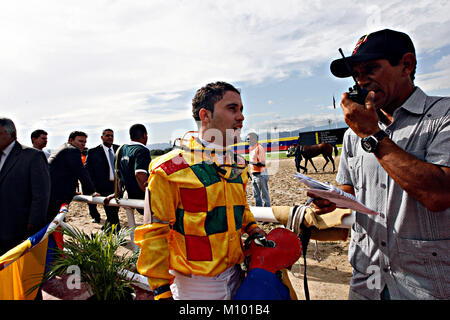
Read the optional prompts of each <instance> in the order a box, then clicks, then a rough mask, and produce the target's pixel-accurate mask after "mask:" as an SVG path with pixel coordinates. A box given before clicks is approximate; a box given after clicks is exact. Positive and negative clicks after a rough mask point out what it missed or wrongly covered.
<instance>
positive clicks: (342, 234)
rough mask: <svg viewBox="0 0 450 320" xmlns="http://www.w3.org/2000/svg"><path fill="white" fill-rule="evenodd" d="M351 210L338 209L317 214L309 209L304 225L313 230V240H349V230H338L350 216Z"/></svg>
mask: <svg viewBox="0 0 450 320" xmlns="http://www.w3.org/2000/svg"><path fill="white" fill-rule="evenodd" d="M351 213H352V211H351V210H350V209H339V208H338V209H336V210H334V211H332V212H329V213H325V214H321V215H318V214H315V213H314V210H313V209H310V208H307V209H306V213H305V217H304V220H303V224H304V225H305V226H306V227H308V228H311V239H312V240H318V241H338V240H342V241H345V240H347V237H348V229H345V228H336V226H339V225H341V224H342V219H343V218H344V217H345V216H347V215H350V214H351Z"/></svg>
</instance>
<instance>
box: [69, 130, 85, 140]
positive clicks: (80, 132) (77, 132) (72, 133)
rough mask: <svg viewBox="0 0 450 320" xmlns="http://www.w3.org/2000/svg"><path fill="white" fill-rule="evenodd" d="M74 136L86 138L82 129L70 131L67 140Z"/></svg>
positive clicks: (73, 138)
mask: <svg viewBox="0 0 450 320" xmlns="http://www.w3.org/2000/svg"><path fill="white" fill-rule="evenodd" d="M76 137H86V138H87V134H86V133H84V132H83V131H72V132H71V133H70V134H69V140H71V139H72V140H75V138H76Z"/></svg>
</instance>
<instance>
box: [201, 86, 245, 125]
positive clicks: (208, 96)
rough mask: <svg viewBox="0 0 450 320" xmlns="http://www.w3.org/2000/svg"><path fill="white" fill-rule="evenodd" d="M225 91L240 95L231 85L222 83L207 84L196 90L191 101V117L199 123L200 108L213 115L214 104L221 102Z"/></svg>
mask: <svg viewBox="0 0 450 320" xmlns="http://www.w3.org/2000/svg"><path fill="white" fill-rule="evenodd" d="M226 91H234V92H236V93H238V94H241V93H240V92H239V90H238V89H236V88H235V87H234V86H233V85H231V84H229V83H226V82H223V81H217V82H214V83H208V84H207V85H206V86H204V87H202V88H200V89H198V90H197V92H196V93H195V96H194V98H193V99H192V116H193V117H194V119H195V120H196V121H200V116H199V112H200V110H201V109H202V108H205V109H206V110H209V111H211V113H214V104H215V103H216V102H217V101H220V100H222V98H223V95H224V94H225V92H226Z"/></svg>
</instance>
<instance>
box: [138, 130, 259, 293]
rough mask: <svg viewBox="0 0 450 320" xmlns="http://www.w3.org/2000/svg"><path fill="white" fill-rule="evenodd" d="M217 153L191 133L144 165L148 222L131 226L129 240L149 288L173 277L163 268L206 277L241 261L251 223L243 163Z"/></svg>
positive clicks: (252, 221)
mask: <svg viewBox="0 0 450 320" xmlns="http://www.w3.org/2000/svg"><path fill="white" fill-rule="evenodd" d="M222 156H223V155H222ZM230 156H231V157H230ZM218 157H219V155H218V154H217V153H215V152H211V150H208V149H206V148H205V147H203V146H202V144H201V143H200V142H199V141H198V140H197V139H195V138H192V139H191V140H190V142H189V144H188V146H186V147H183V148H180V149H174V150H172V151H171V152H169V153H167V154H165V155H163V156H161V157H159V158H156V159H155V160H154V161H152V162H151V164H150V170H149V171H150V172H151V175H150V178H149V185H148V189H149V191H150V208H151V214H152V223H150V224H145V225H143V226H141V227H139V228H137V229H136V231H135V242H136V244H137V245H138V246H139V247H140V248H141V253H140V256H139V259H138V263H137V269H138V271H139V273H141V274H143V275H146V276H147V277H148V279H149V283H150V286H151V288H152V289H153V290H155V289H156V288H159V287H161V286H164V285H167V284H169V283H171V282H172V281H173V276H172V275H171V274H170V273H169V269H174V270H176V271H178V272H180V273H182V274H185V275H191V274H194V275H201V276H207V277H212V276H215V275H218V274H220V273H222V272H223V271H225V270H226V269H228V268H230V267H232V266H234V265H236V264H239V263H241V262H243V260H244V254H243V251H242V241H241V234H242V232H249V231H251V230H252V229H253V228H255V227H257V224H256V221H255V219H254V217H253V215H252V213H251V212H250V210H249V207H248V204H247V198H246V193H245V188H246V184H247V180H248V175H247V168H246V166H245V162H244V160H243V159H239V158H238V159H233V158H234V155H232V154H229V153H226V154H225V162H224V163H223V162H222V161H218V160H217V158H218ZM165 296H170V293H169V292H167V295H164V294H162V295H161V296H160V297H165ZM160 297H156V298H160Z"/></svg>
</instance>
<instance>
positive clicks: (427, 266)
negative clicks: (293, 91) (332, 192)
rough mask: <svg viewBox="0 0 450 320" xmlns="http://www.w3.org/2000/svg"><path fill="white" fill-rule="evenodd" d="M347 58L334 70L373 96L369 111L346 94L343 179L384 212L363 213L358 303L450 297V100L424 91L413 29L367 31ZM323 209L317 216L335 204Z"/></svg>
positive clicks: (357, 233)
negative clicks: (407, 31) (419, 84)
mask: <svg viewBox="0 0 450 320" xmlns="http://www.w3.org/2000/svg"><path fill="white" fill-rule="evenodd" d="M345 60H346V61H345ZM345 60H344V59H338V60H335V61H333V62H332V63H331V72H332V73H333V74H334V75H335V76H336V77H340V78H344V77H349V76H353V77H354V78H355V80H356V81H357V82H358V84H359V86H361V87H362V88H363V89H366V90H367V91H368V92H369V93H368V95H367V98H365V103H364V105H362V104H359V103H357V102H354V101H353V100H351V99H350V98H349V95H348V93H344V94H343V95H342V100H341V106H342V109H343V112H344V116H345V121H346V123H347V124H348V126H349V127H350V128H349V130H347V132H346V133H345V136H344V144H343V149H342V155H341V160H340V164H339V170H338V174H337V177H336V180H337V182H338V183H339V184H340V185H341V188H342V189H343V190H344V191H347V192H349V193H352V194H355V195H356V197H357V198H358V199H359V200H360V201H362V202H363V203H364V204H366V205H367V206H368V207H370V208H371V209H373V210H375V211H377V212H378V213H379V214H378V215H376V216H369V215H365V214H362V213H356V222H355V224H354V225H353V227H352V235H351V242H350V247H349V260H350V263H351V264H352V266H353V274H352V279H351V283H350V293H349V298H350V299H389V298H391V299H449V298H450V280H449V279H450V278H449V274H450V263H449V261H450V256H449V252H450V240H449V239H450V168H449V167H450V152H449V150H450V108H449V106H450V99H449V98H447V97H446V98H442V97H431V96H427V95H426V94H425V93H424V92H423V91H422V90H421V89H420V88H418V87H416V86H415V85H414V74H415V69H416V55H415V49H414V45H413V43H412V41H411V39H410V38H409V36H408V35H406V34H405V33H402V32H397V31H392V30H387V29H386V30H381V31H378V32H375V33H371V34H368V35H365V36H363V37H361V38H360V40H359V41H358V43H357V45H356V48H355V49H354V50H353V53H352V55H351V56H350V57H348V58H346V59H345ZM346 62H347V63H346ZM346 64H348V67H347V65H346ZM314 203H315V205H316V207H317V210H316V213H324V212H328V211H331V210H332V209H333V208H334V207H335V205H334V204H333V203H330V202H328V201H327V200H324V199H316V200H315V201H314Z"/></svg>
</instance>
